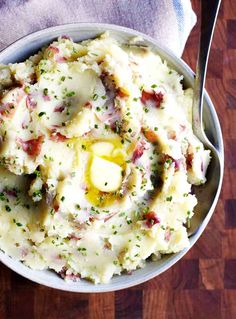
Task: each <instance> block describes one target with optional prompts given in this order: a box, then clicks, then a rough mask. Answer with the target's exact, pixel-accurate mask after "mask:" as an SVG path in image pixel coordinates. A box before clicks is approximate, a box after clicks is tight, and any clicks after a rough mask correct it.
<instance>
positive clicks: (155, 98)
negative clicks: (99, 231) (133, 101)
mask: <svg viewBox="0 0 236 319" xmlns="http://www.w3.org/2000/svg"><path fill="white" fill-rule="evenodd" d="M163 98H164V95H163V93H161V92H158V93H157V92H155V91H154V90H152V91H151V92H148V91H145V90H142V96H141V98H140V99H141V102H142V103H143V104H144V105H146V103H147V101H152V102H154V103H155V106H156V108H159V107H160V106H161V103H162V102H163Z"/></svg>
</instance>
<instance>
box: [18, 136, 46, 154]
mask: <svg viewBox="0 0 236 319" xmlns="http://www.w3.org/2000/svg"><path fill="white" fill-rule="evenodd" d="M43 140H44V137H43V136H39V137H38V138H36V139H32V140H28V141H22V140H21V139H19V140H18V141H19V142H20V143H21V146H22V148H23V151H24V152H26V153H27V154H28V155H29V156H32V157H36V156H38V155H39V154H40V152H41V148H42V143H43Z"/></svg>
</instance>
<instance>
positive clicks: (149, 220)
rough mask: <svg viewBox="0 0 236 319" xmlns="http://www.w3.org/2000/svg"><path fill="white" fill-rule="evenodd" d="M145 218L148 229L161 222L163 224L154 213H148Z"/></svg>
mask: <svg viewBox="0 0 236 319" xmlns="http://www.w3.org/2000/svg"><path fill="white" fill-rule="evenodd" d="M144 218H145V219H146V222H145V224H146V225H147V227H148V228H152V226H153V225H155V224H160V222H161V220H160V218H159V217H158V216H157V214H156V213H155V212H153V211H150V212H148V213H147V214H146V215H145V216H144Z"/></svg>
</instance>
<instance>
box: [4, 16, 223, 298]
mask: <svg viewBox="0 0 236 319" xmlns="http://www.w3.org/2000/svg"><path fill="white" fill-rule="evenodd" d="M66 29H70V31H71V30H74V31H78V32H79V31H80V30H81V29H83V30H88V31H89V30H90V31H99V30H100V29H101V30H102V31H101V32H104V30H105V29H106V30H107V31H115V32H121V33H126V34H128V35H130V36H140V37H142V38H143V39H144V41H148V42H150V43H151V44H152V45H153V47H154V48H155V50H156V51H157V52H158V51H161V52H164V53H165V54H166V55H167V56H168V58H170V59H172V60H174V61H175V62H176V63H177V64H178V65H179V66H180V67H181V69H184V70H185V72H186V73H188V75H189V76H190V77H191V78H193V77H194V72H193V71H192V69H191V68H190V67H189V66H188V65H187V63H186V62H185V61H183V60H182V58H180V57H178V56H176V55H175V54H174V53H173V52H172V51H171V50H170V49H169V48H167V47H165V46H164V45H160V44H159V43H158V41H157V40H155V39H154V38H152V37H150V36H148V35H146V34H144V33H142V32H139V31H136V30H134V29H131V28H127V27H123V26H119V25H115V24H109V23H88V22H81V23H68V24H60V25H57V26H52V27H49V28H44V29H41V30H38V31H36V32H32V33H29V34H27V35H25V36H23V37H21V38H19V39H17V40H16V41H14V42H13V43H11V44H10V45H8V46H7V47H5V48H4V49H3V50H1V51H0V63H1V60H4V58H6V57H7V55H9V54H11V53H12V52H14V50H17V49H18V47H20V49H22V47H23V45H27V42H28V41H33V40H34V41H37V40H38V39H39V38H42V37H43V36H45V35H47V34H50V33H51V34H52V33H54V32H55V33H58V32H60V31H61V35H63V34H65V33H66ZM56 37H57V36H55V38H56ZM167 62H168V61H167ZM204 98H205V101H206V103H207V105H208V108H209V109H210V111H211V114H212V118H213V122H214V124H215V129H216V131H217V134H218V139H219V145H218V149H217V150H218V153H219V155H220V161H221V175H220V180H219V186H218V189H217V192H216V195H215V198H214V200H213V203H212V206H211V209H210V210H209V211H208V213H207V215H206V217H205V219H204V220H203V222H202V224H201V225H200V226H199V228H198V230H197V232H196V233H195V234H194V235H193V236H192V237H190V245H189V247H187V248H185V249H184V250H182V251H181V252H179V253H178V254H174V255H173V256H171V257H170V258H169V259H170V261H169V262H168V263H166V264H164V266H162V267H160V268H161V269H155V270H153V271H151V272H148V273H147V274H145V276H143V277H142V278H140V279H135V277H134V279H133V280H132V281H130V282H128V283H127V282H126V281H124V283H123V284H121V283H120V284H117V285H115V287H114V288H111V287H110V285H107V284H104V285H102V286H101V284H98V285H95V284H91V286H89V287H90V288H91V289H81V288H82V287H80V286H79V285H78V286H72V285H69V284H68V285H67V286H64V285H63V286H62V285H60V284H55V283H50V282H48V281H46V280H45V279H42V278H37V277H35V276H34V275H32V274H30V272H27V268H28V267H27V266H25V265H24V268H25V271H23V270H19V269H18V268H19V266H18V263H21V262H20V261H18V263H17V265H13V264H11V265H9V263H11V262H10V261H11V259H12V258H11V257H9V256H8V255H7V254H6V253H4V252H3V251H2V250H0V261H1V262H2V263H3V264H4V265H5V266H7V267H8V268H10V269H11V270H13V271H14V272H16V273H18V274H19V275H21V276H23V277H25V278H27V279H29V280H31V281H33V282H35V283H38V284H41V285H44V286H47V287H50V288H54V289H58V290H61V291H69V292H78V293H101V292H111V291H117V290H121V289H125V288H129V287H133V286H136V285H138V284H141V283H144V282H146V281H148V280H150V279H152V278H154V277H156V276H157V275H160V274H161V273H163V272H164V271H166V270H167V269H169V268H170V267H172V266H173V265H174V264H175V263H176V262H177V261H179V260H180V259H181V258H182V257H183V256H184V255H185V254H186V253H187V252H188V251H189V250H190V249H191V248H192V246H193V245H194V244H195V242H196V241H197V240H198V239H199V237H200V236H201V234H202V233H203V231H204V229H205V228H206V226H207V224H208V222H209V220H210V219H211V217H212V214H213V212H214V210H215V207H216V204H217V201H218V198H219V195H220V191H221V187H222V181H223V169H224V146H223V137H222V130H221V127H220V123H219V119H218V116H217V113H216V111H215V108H214V105H213V103H212V101H211V99H210V97H209V95H208V93H207V91H206V90H205V93H204ZM14 260H15V259H14ZM21 264H22V263H21ZM22 265H23V264H22ZM122 276H124V275H123V274H122ZM59 279H60V278H59ZM106 287H107V288H106Z"/></svg>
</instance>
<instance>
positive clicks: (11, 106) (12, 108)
mask: <svg viewBox="0 0 236 319" xmlns="http://www.w3.org/2000/svg"><path fill="white" fill-rule="evenodd" d="M16 94H17V95H16V98H15V102H14V103H13V102H9V103H1V102H0V115H2V117H6V118H13V116H14V115H15V113H16V110H17V106H18V103H20V101H21V100H22V98H23V97H24V95H25V93H24V91H23V90H22V89H21V88H18V89H17V93H16Z"/></svg>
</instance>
